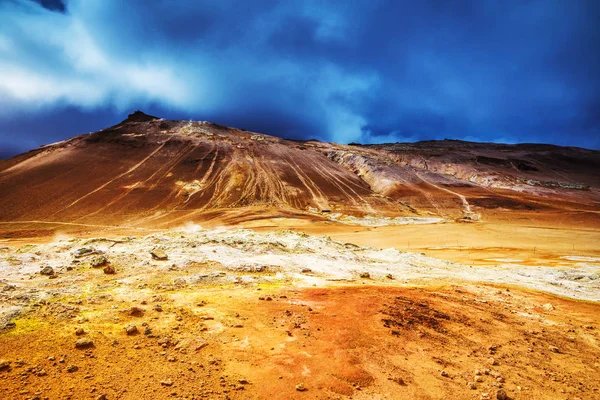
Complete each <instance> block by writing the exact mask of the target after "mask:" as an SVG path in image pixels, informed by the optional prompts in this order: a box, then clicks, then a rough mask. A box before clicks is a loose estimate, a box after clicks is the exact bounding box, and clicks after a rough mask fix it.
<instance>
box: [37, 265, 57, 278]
mask: <svg viewBox="0 0 600 400" xmlns="http://www.w3.org/2000/svg"><path fill="white" fill-rule="evenodd" d="M40 275H46V276H52V275H54V270H53V269H52V267H48V266H46V267H44V268H42V270H41V271H40Z"/></svg>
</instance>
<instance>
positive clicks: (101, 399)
mask: <svg viewBox="0 0 600 400" xmlns="http://www.w3.org/2000/svg"><path fill="white" fill-rule="evenodd" d="M96 400H108V397H107V395H106V393H102V394H101V395H98V396H97V397H96Z"/></svg>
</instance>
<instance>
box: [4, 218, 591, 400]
mask: <svg viewBox="0 0 600 400" xmlns="http://www.w3.org/2000/svg"><path fill="white" fill-rule="evenodd" d="M569 261H571V264H570V265H569V267H563V268H552V267H520V268H519V267H516V266H515V265H505V266H497V267H473V266H467V265H461V264H457V263H453V262H449V261H444V260H438V259H433V258H429V257H426V256H423V255H421V254H415V253H406V252H399V251H398V250H396V249H393V248H390V249H384V250H381V249H376V248H372V247H362V246H357V245H354V244H351V243H343V242H337V241H335V240H332V239H330V238H328V237H322V236H309V235H306V234H302V233H296V232H291V231H271V232H268V233H257V232H254V231H251V230H227V229H220V230H214V229H210V230H205V229H201V228H200V227H198V226H193V225H188V226H186V227H184V228H182V229H179V230H172V231H169V232H162V233H156V234H151V235H147V236H140V237H133V236H125V237H116V238H100V237H98V238H93V239H86V238H68V237H58V238H56V239H55V240H54V241H52V242H50V243H47V244H36V245H23V246H19V247H10V246H7V247H3V248H2V249H0V271H1V272H2V277H3V278H2V281H1V282H0V285H1V287H0V298H1V299H2V302H1V304H2V306H1V307H0V330H1V331H2V333H0V346H1V347H0V348H2V357H3V361H2V363H3V364H0V365H3V367H2V371H0V376H1V377H2V379H3V381H4V382H6V385H3V388H2V389H0V390H2V391H3V394H2V396H3V398H29V399H33V398H40V399H41V398H96V399H103V398H110V399H112V398H125V399H133V398H187V399H193V398H222V399H225V398H267V397H275V398H282V399H283V398H296V397H297V398H346V397H352V398H359V399H361V398H363V399H371V398H390V399H393V398H423V399H425V398H446V397H447V396H450V395H452V396H460V397H461V398H484V399H485V398H490V399H491V398H493V399H497V398H594V397H595V396H597V395H600V392H599V389H600V380H599V379H598V372H599V371H600V349H599V347H598V340H599V336H598V329H600V318H599V314H598V313H597V312H596V311H597V305H596V304H597V303H589V304H586V303H577V302H575V301H573V300H567V299H565V298H559V297H553V296H548V295H543V294H535V293H532V292H524V291H522V289H521V290H515V289H509V288H501V287H498V286H489V285H491V284H496V285H498V284H500V285H501V284H505V283H506V282H510V283H511V287H513V286H518V287H527V288H530V289H535V290H536V291H542V292H547V293H556V294H560V295H562V296H566V297H570V298H575V299H585V300H589V301H593V302H597V301H599V300H600V298H599V297H598V293H600V290H599V289H600V275H599V273H600V257H597V258H580V259H577V258H574V259H573V260H569ZM482 283H487V284H488V285H483V286H482ZM58 381H60V382H62V383H61V384H60V385H57V384H56V382H58ZM504 396H505V397H504ZM571 396H573V397H571Z"/></svg>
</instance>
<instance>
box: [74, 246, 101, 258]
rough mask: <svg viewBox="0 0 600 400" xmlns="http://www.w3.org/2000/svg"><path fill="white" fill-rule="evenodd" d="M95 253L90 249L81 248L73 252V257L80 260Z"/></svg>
mask: <svg viewBox="0 0 600 400" xmlns="http://www.w3.org/2000/svg"><path fill="white" fill-rule="evenodd" d="M95 252H96V250H94V249H92V248H91V247H81V248H79V249H77V250H75V253H74V256H75V257H76V258H80V257H85V256H88V255H90V254H93V253H95Z"/></svg>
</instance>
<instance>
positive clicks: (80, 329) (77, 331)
mask: <svg viewBox="0 0 600 400" xmlns="http://www.w3.org/2000/svg"><path fill="white" fill-rule="evenodd" d="M84 333H85V331H84V330H83V328H77V329H75V334H76V335H77V336H81V335H83V334H84Z"/></svg>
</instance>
